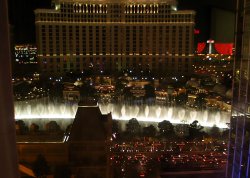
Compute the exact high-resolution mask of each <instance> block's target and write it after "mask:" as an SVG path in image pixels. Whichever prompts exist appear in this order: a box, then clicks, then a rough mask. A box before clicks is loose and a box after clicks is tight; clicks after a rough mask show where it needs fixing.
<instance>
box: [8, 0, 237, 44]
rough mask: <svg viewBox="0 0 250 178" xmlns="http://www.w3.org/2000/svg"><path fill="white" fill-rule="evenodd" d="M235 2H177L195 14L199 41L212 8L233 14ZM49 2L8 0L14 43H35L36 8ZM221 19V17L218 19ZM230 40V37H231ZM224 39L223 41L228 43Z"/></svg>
mask: <svg viewBox="0 0 250 178" xmlns="http://www.w3.org/2000/svg"><path fill="white" fill-rule="evenodd" d="M234 1H235V0H179V4H178V9H179V10H182V9H183V10H184V9H191V10H195V11H196V12H197V13H196V27H195V28H197V29H199V30H200V32H201V33H200V35H199V41H206V40H207V39H209V38H211V12H212V9H213V8H219V9H224V10H227V11H229V12H234V7H235V2H234ZM50 5H51V0H9V19H10V24H11V25H12V32H13V34H14V35H13V36H14V42H15V43H16V44H20V43H35V24H34V22H35V17H34V10H35V9H37V8H50ZM220 18H222V19H223V17H220ZM231 38H232V37H231ZM231 38H230V39H225V41H230V40H231Z"/></svg>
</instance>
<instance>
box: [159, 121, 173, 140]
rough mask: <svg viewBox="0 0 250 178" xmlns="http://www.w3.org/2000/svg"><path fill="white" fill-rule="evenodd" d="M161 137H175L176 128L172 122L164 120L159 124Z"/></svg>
mask: <svg viewBox="0 0 250 178" xmlns="http://www.w3.org/2000/svg"><path fill="white" fill-rule="evenodd" d="M158 128H159V129H160V136H161V137H172V136H174V126H173V124H172V123H171V122H170V121H167V120H164V121H162V122H159V123H158Z"/></svg>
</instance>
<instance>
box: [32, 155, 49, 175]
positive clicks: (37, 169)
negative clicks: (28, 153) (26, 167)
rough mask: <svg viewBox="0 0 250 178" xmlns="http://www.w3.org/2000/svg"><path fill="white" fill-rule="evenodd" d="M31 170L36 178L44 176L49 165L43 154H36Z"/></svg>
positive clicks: (47, 171)
mask: <svg viewBox="0 0 250 178" xmlns="http://www.w3.org/2000/svg"><path fill="white" fill-rule="evenodd" d="M33 171H34V174H35V175H36V176H37V177H38V178H45V177H46V175H47V174H48V173H49V166H48V164H47V161H46V159H45V157H44V156H43V155H41V154H39V155H37V157H36V160H35V162H34V163H33Z"/></svg>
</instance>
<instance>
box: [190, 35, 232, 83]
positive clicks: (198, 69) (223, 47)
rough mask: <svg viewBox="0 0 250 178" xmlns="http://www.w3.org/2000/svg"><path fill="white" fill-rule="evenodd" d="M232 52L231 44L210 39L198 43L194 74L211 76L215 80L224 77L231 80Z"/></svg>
mask: <svg viewBox="0 0 250 178" xmlns="http://www.w3.org/2000/svg"><path fill="white" fill-rule="evenodd" d="M233 51H234V44H233V43H218V42H216V41H214V40H211V39H210V40H207V41H206V42H201V43H198V44H197V48H196V57H195V61H194V73H195V74H199V75H208V76H210V77H211V76H212V77H213V78H215V80H218V79H221V78H222V79H223V78H225V77H228V78H230V79H231V78H232V70H233ZM216 82H218V81H216Z"/></svg>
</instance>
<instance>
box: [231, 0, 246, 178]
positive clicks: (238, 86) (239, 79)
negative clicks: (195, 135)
mask: <svg viewBox="0 0 250 178" xmlns="http://www.w3.org/2000/svg"><path fill="white" fill-rule="evenodd" d="M236 7H237V14H236V31H235V62H234V82H233V102H232V117H231V123H230V140H229V147H228V148H229V152H228V153H229V154H228V166H227V177H228V178H246V177H250V146H249V138H250V83H249V80H250V78H249V77H250V73H249V71H250V70H249V67H250V0H237V6H236Z"/></svg>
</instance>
